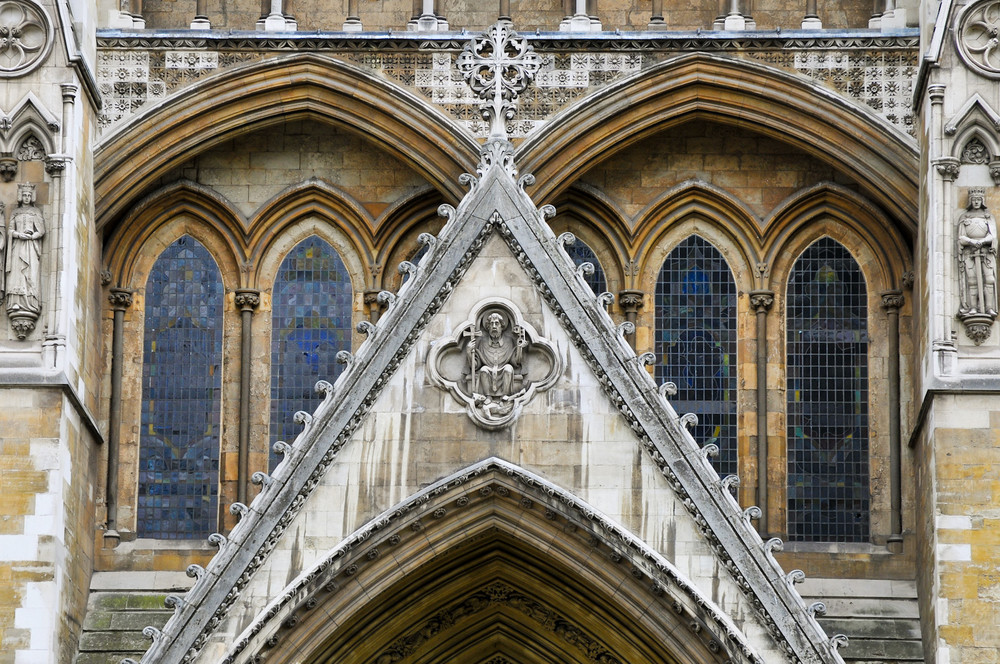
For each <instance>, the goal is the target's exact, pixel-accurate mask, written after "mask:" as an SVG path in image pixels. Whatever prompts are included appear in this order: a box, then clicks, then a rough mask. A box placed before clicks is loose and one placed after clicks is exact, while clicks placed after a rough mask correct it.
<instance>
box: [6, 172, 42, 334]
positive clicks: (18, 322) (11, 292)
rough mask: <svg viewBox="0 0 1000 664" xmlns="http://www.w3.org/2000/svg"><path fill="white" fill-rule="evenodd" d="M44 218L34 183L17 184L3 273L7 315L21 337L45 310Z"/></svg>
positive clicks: (30, 328) (33, 326)
mask: <svg viewBox="0 0 1000 664" xmlns="http://www.w3.org/2000/svg"><path fill="white" fill-rule="evenodd" d="M44 235H45V218H44V217H43V216H42V212H41V210H39V209H38V208H37V207H35V185H33V184H19V185H18V186H17V207H16V208H15V209H14V211H13V212H12V213H11V215H10V222H9V224H8V230H7V256H6V266H5V269H4V274H5V275H6V280H5V283H4V289H5V291H6V296H5V301H6V305H7V317H8V318H9V319H10V324H11V327H12V328H13V329H14V331H15V333H16V334H17V338H18V339H23V338H24V337H25V336H27V335H28V333H29V332H31V331H32V330H33V329H35V321H37V320H38V315H39V314H40V313H41V311H42V304H41V268H42V237H43V236H44Z"/></svg>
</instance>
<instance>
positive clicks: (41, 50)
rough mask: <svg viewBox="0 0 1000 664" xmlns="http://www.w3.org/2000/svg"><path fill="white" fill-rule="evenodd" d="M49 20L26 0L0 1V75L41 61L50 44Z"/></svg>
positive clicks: (13, 73)
mask: <svg viewBox="0 0 1000 664" xmlns="http://www.w3.org/2000/svg"><path fill="white" fill-rule="evenodd" d="M51 41H52V40H51V36H50V29H49V20H48V17H46V15H45V12H44V11H42V8H41V7H39V6H38V5H36V4H35V3H34V2H29V1H28V0H4V1H3V2H0V76H20V75H22V74H26V73H28V72H29V71H31V70H32V69H34V68H35V67H36V66H38V65H39V64H41V62H42V60H43V59H44V57H45V54H46V53H47V52H48V47H49V45H50V43H51Z"/></svg>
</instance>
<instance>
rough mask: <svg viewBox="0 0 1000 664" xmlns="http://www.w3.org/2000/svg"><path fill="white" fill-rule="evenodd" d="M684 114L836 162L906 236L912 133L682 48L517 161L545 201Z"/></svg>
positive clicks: (574, 114) (773, 77) (579, 109)
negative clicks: (736, 127) (596, 165)
mask: <svg viewBox="0 0 1000 664" xmlns="http://www.w3.org/2000/svg"><path fill="white" fill-rule="evenodd" d="M623 107H627V108H628V113H622V112H621V111H622V108H623ZM693 118H704V119H708V120H712V121H715V122H721V123H724V124H732V125H739V126H742V127H746V128H748V129H750V130H752V131H756V132H760V133H761V134H764V135H766V136H770V137H773V138H776V139H778V140H782V141H785V142H787V143H789V144H791V145H794V146H795V147H797V148H798V149H801V150H803V151H804V152H806V153H808V154H810V155H812V156H814V157H816V158H817V159H819V160H821V161H823V162H824V163H828V164H832V165H834V166H836V167H837V168H838V169H840V170H842V171H844V172H846V173H848V174H849V175H850V176H851V177H852V178H853V179H855V180H856V181H857V182H858V183H859V185H860V186H861V187H863V190H864V192H865V194H866V195H867V196H869V197H870V198H871V199H872V200H874V201H877V202H878V203H879V204H880V205H882V206H883V207H885V209H887V210H889V211H890V212H891V214H892V216H893V217H894V218H895V219H896V220H897V222H898V223H899V224H900V225H901V226H902V228H903V230H904V232H905V233H907V234H908V235H910V236H912V235H915V233H916V219H917V200H918V196H917V191H918V186H919V177H918V163H919V160H918V153H917V146H916V143H915V142H914V141H913V139H911V138H910V137H907V136H905V135H903V134H902V133H901V132H900V131H899V130H898V129H896V128H895V127H892V126H890V125H888V124H887V123H885V122H884V121H882V120H880V119H879V118H877V117H875V116H874V115H872V114H870V113H868V112H867V111H865V110H864V109H861V108H858V107H857V106H855V105H854V104H851V103H850V102H848V101H846V100H843V99H840V98H838V97H836V96H834V95H830V94H828V93H827V92H825V91H824V90H822V88H821V87H820V86H819V85H817V84H816V83H812V82H809V81H804V80H802V79H801V78H799V77H796V76H794V75H791V74H788V73H785V72H780V71H778V70H775V69H773V68H771V67H768V66H765V65H760V64H757V63H752V62H748V61H746V60H735V59H732V58H727V57H724V56H717V55H709V54H705V53H691V54H686V55H682V56H679V57H676V58H672V59H670V60H668V61H665V62H663V63H661V64H658V65H654V66H653V67H650V68H648V69H645V70H643V71H642V72H641V73H640V74H638V75H636V76H633V77H631V78H628V79H627V80H624V81H621V82H619V83H617V84H613V85H610V86H608V87H606V88H604V89H603V90H601V91H599V92H597V93H595V94H594V95H592V96H589V97H587V100H586V102H585V103H577V104H575V105H573V106H571V107H569V108H567V109H565V110H564V111H562V112H560V113H559V114H557V115H556V116H555V117H554V118H553V119H552V120H551V121H550V122H548V123H547V124H546V125H545V126H544V128H543V129H541V130H540V131H539V132H538V133H537V134H533V135H531V136H529V137H528V138H527V139H525V141H524V143H522V144H521V145H520V146H519V147H518V150H517V159H518V162H519V163H520V164H521V167H522V170H524V171H527V172H531V173H534V175H535V176H536V177H537V178H538V182H539V183H540V184H539V189H538V191H537V192H536V198H537V199H538V200H547V199H550V198H553V197H556V196H557V195H558V193H559V192H560V191H561V190H563V189H564V188H566V187H567V186H569V184H570V183H571V182H573V181H575V180H576V179H578V178H579V176H580V175H581V174H582V173H583V172H584V171H585V170H586V169H587V168H589V167H590V166H591V165H592V164H593V163H595V161H597V160H600V159H604V158H606V157H607V156H608V155H610V154H614V153H615V152H617V151H620V150H622V149H624V148H626V147H628V146H630V145H632V144H634V143H636V142H637V141H640V140H643V139H645V138H648V137H650V136H652V135H653V134H655V133H656V132H659V131H661V130H662V129H666V128H668V127H672V126H677V125H680V124H683V123H684V122H687V121H689V120H691V119H693Z"/></svg>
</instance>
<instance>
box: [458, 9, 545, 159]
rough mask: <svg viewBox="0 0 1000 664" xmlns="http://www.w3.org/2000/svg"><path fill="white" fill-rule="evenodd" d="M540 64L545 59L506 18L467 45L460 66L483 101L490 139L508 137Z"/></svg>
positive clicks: (483, 111) (482, 109) (460, 69)
mask: <svg viewBox="0 0 1000 664" xmlns="http://www.w3.org/2000/svg"><path fill="white" fill-rule="evenodd" d="M540 66H541V58H540V57H539V56H538V54H537V53H535V50H534V49H533V48H532V47H531V44H529V43H528V40H527V39H523V38H519V37H518V36H517V33H516V32H514V30H513V29H511V27H510V24H509V23H508V22H506V21H499V22H497V23H495V24H493V25H492V26H491V27H490V28H489V29H488V30H487V31H486V32H485V33H483V34H482V35H481V36H479V37H475V38H473V39H472V41H470V42H469V43H468V44H466V45H465V48H464V49H463V50H462V52H461V53H460V54H459V56H458V69H459V71H461V72H462V75H463V76H465V80H466V81H468V83H469V86H470V87H471V88H472V91H473V92H475V93H476V94H477V95H479V97H480V98H481V99H482V100H483V104H481V105H480V107H479V108H480V111H481V112H482V114H483V119H484V120H486V121H487V122H489V123H490V139H496V138H499V139H503V140H507V138H508V137H507V120H512V119H513V118H514V112H515V109H516V106H515V102H516V101H517V97H518V95H519V94H521V93H522V92H524V90H525V88H527V87H528V84H529V83H531V80H532V79H533V78H534V77H535V73H536V72H537V71H538V68H539V67H540Z"/></svg>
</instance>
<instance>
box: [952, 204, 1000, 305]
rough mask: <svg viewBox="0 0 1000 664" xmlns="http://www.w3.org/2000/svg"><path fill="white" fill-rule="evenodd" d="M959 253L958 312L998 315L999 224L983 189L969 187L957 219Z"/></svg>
mask: <svg viewBox="0 0 1000 664" xmlns="http://www.w3.org/2000/svg"><path fill="white" fill-rule="evenodd" d="M958 252H959V270H958V275H959V277H958V278H959V288H960V293H961V304H960V306H959V315H963V316H964V315H967V314H983V313H985V314H987V315H989V316H993V317H996V315H997V296H996V255H997V225H996V220H995V219H994V218H993V215H992V214H990V213H989V212H988V211H987V210H986V197H985V192H984V190H983V189H982V188H979V187H974V188H972V189H970V190H969V205H968V207H967V208H966V211H965V212H963V213H962V216H961V217H959V219H958Z"/></svg>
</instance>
